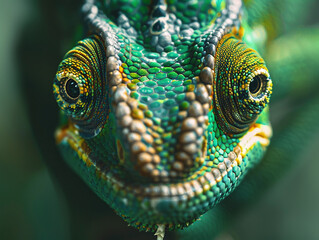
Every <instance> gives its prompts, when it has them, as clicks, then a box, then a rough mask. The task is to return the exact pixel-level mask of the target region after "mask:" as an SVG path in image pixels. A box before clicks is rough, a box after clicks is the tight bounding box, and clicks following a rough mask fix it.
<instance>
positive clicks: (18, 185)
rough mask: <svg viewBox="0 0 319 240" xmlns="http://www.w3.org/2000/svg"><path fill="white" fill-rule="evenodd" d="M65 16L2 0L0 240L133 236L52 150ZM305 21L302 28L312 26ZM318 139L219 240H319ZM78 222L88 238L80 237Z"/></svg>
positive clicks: (66, 35) (67, 30)
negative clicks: (55, 87)
mask: <svg viewBox="0 0 319 240" xmlns="http://www.w3.org/2000/svg"><path fill="white" fill-rule="evenodd" d="M59 4H61V5H62V4H64V6H65V8H64V9H61V8H59V7H58V6H59ZM314 7H315V8H317V9H318V7H319V4H316V5H314ZM73 10H74V11H77V10H78V6H77V5H76V6H74V5H72V1H64V2H63V1H52V2H50V1H31V0H1V7H0V36H1V37H0V53H1V54H0V106H1V107H0V109H1V111H0V116H1V117H0V239H14V240H15V239H24V240H28V239H30V240H31V239H39V240H42V239H61V240H62V239H89V237H92V236H94V237H95V238H94V239H117V238H118V239H121V237H119V236H126V237H127V236H131V239H135V238H133V236H135V235H134V234H135V232H136V231H135V230H134V229H132V228H127V229H126V227H125V223H123V222H122V220H120V218H119V217H115V218H114V215H113V213H110V211H109V209H106V208H103V204H104V203H103V202H102V201H101V200H99V199H98V198H97V197H96V196H95V195H94V194H92V193H91V192H90V190H88V189H86V188H85V186H83V184H82V182H81V180H79V179H78V178H77V176H75V175H72V172H71V171H70V170H69V169H68V168H67V166H66V165H65V164H64V162H63V161H62V160H61V158H59V155H58V153H57V152H56V149H55V147H54V140H53V134H54V133H53V129H54V127H55V126H56V125H57V119H58V115H57V112H58V109H57V107H56V106H55V104H54V99H53V96H51V87H48V86H50V84H51V82H52V79H53V76H54V72H55V70H56V67H57V65H58V62H59V61H60V60H61V58H62V57H63V54H64V53H65V51H66V50H67V49H68V48H69V47H70V46H71V45H72V44H73V42H74V36H76V34H77V30H76V29H77V28H76V25H75V23H76V21H77V20H78V17H79V16H74V15H75V14H74V13H72V11H73ZM57 12H58V13H59V14H60V15H61V16H62V17H56V15H55V14H56V13H57ZM313 16H314V18H313V21H312V19H311V18H310V20H309V23H308V24H309V25H314V24H315V22H317V23H318V21H317V20H316V19H315V16H316V15H315V14H314V15H313ZM295 17H296V18H297V17H298V16H295ZM314 44H319V42H314ZM318 57H319V56H318ZM30 61H31V62H30ZM24 74H26V75H27V76H25V75H24ZM30 76H31V77H32V76H34V79H35V80H36V81H35V82H32V81H30ZM49 76H50V77H49ZM41 78H42V81H39V79H40V80H41ZM318 80H319V77H318ZM32 93H34V94H33V95H32ZM37 93H38V94H37ZM52 106H53V107H52ZM51 112H53V113H55V114H50V113H51ZM43 116H46V117H43ZM318 120H319V119H318ZM318 124H319V121H318ZM317 129H318V128H317ZM318 136H319V132H318V131H314V132H313V136H312V140H311V141H310V142H309V143H307V145H305V146H303V148H305V149H306V150H305V151H303V152H304V153H305V154H302V155H298V156H296V158H297V160H296V161H295V162H296V163H295V164H294V166H293V167H291V168H290V170H289V171H288V172H287V173H286V174H285V175H284V176H283V177H282V178H281V179H280V180H279V181H278V182H277V183H276V184H275V185H274V186H273V187H272V188H270V189H268V190H267V191H266V192H265V193H264V194H263V195H262V197H260V198H259V200H258V201H256V203H254V204H252V205H251V206H250V207H249V208H247V209H246V210H245V211H244V212H243V213H241V215H240V217H237V218H236V219H234V221H233V223H232V224H231V226H229V227H227V229H225V230H224V232H223V233H222V234H221V235H220V237H219V239H225V240H232V239H233V240H235V239H238V240H242V239H245V240H248V239H280V240H281V239H282V240H285V239H289V240H293V239H296V240H297V239H319V204H318V203H319V175H318V169H319V157H318V147H319V137H318ZM300 144H301V145H302V144H303V141H302V140H300ZM48 159H49V160H48ZM52 169H53V170H52ZM57 169H61V171H62V172H63V173H61V174H59V175H57V174H55V172H57ZM81 184H82V185H81ZM61 185H64V187H63V189H62V188H61ZM78 189H81V190H78ZM83 189H84V190H83ZM78 199H81V201H78ZM101 208H102V209H103V210H102V211H100V210H99V209H101ZM75 212H76V214H75V216H74V213H75ZM110 219H112V220H110ZM113 219H115V220H113ZM85 221H86V223H87V224H86V228H87V230H86V231H84V230H83V229H78V228H82V226H83V222H85ZM80 226H81V227H80ZM105 228H109V229H110V230H109V234H108V235H105V233H104V232H105V231H104V230H105ZM123 229H124V231H127V233H123ZM74 231H78V232H79V233H80V234H79V235H73V233H72V232H74ZM120 231H121V233H119V232H120ZM83 234H84V235H83ZM136 236H139V235H136ZM145 236H146V237H145ZM144 237H145V239H153V237H152V236H151V234H149V235H141V236H139V239H142V238H144ZM91 239H92V238H91Z"/></svg>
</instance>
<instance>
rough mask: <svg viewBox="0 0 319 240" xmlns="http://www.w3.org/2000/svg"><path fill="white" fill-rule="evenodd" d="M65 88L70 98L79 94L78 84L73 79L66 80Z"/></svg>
mask: <svg viewBox="0 0 319 240" xmlns="http://www.w3.org/2000/svg"><path fill="white" fill-rule="evenodd" d="M65 90H66V93H67V94H68V95H69V96H70V97H71V98H77V97H79V95H80V90H79V85H78V84H77V83H76V81H74V80H73V79H68V80H67V83H66V85H65Z"/></svg>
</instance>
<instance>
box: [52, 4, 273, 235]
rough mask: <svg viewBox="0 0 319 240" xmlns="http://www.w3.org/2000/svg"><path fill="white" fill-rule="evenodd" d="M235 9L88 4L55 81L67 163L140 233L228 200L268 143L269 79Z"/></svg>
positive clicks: (180, 223) (184, 221)
mask: <svg viewBox="0 0 319 240" xmlns="http://www.w3.org/2000/svg"><path fill="white" fill-rule="evenodd" d="M240 8H241V3H240V2H237V1H229V2H226V3H225V2H223V1H220V2H219V1H217V2H214V1H213V3H211V2H210V1H209V2H208V3H206V2H201V1H198V3H197V2H196V3H194V1H191V2H187V1H186V2H185V3H183V4H181V3H176V2H174V1H168V2H167V3H164V2H163V1H153V2H152V3H148V4H147V3H146V2H145V3H143V4H142V3H139V2H135V1H128V2H124V1H123V2H121V4H118V3H117V4H116V3H109V5H105V4H104V3H102V2H101V3H100V2H98V3H96V5H95V3H91V2H88V3H86V4H85V5H84V6H83V12H84V15H85V16H86V18H85V21H86V22H85V24H86V27H87V29H88V33H87V34H88V36H89V37H87V38H86V39H84V40H82V41H80V42H79V43H78V44H77V45H76V46H75V48H73V49H72V50H71V51H69V52H68V53H67V54H66V56H65V58H64V60H63V61H62V62H61V64H60V66H59V68H58V71H57V74H56V78H55V81H54V85H53V88H54V95H55V97H56V100H57V103H58V105H59V106H60V107H61V110H62V112H63V114H64V116H65V119H67V121H64V122H63V124H62V126H61V127H60V128H59V129H58V130H57V132H56V140H57V143H58V145H59V147H60V149H61V152H62V154H63V156H64V158H65V160H66V161H67V162H68V163H69V164H70V165H71V166H72V168H74V169H75V171H76V172H78V174H79V175H80V176H81V177H82V178H83V179H84V180H85V181H86V182H87V184H88V185H89V186H90V187H91V188H92V189H93V190H94V191H95V192H96V193H97V194H98V195H99V196H100V197H101V198H102V199H103V200H104V201H105V202H107V203H108V204H109V205H110V206H111V207H112V208H113V209H114V210H115V211H116V212H117V213H118V214H119V215H121V216H122V217H123V218H124V219H125V220H126V221H128V222H129V224H131V225H132V226H134V227H137V228H139V229H141V230H146V231H147V230H152V231H154V230H155V229H156V228H157V225H159V224H164V225H165V226H166V227H167V228H168V229H175V228H182V227H184V226H187V225H189V224H190V223H192V222H194V221H195V220H196V219H198V218H199V217H200V215H202V214H203V213H205V212H206V211H208V210H209V209H211V208H212V207H213V206H214V205H215V204H216V203H218V202H219V201H221V200H222V199H223V198H225V197H226V196H227V195H228V194H229V193H230V192H231V191H232V190H233V189H234V188H235V187H236V186H237V185H238V184H239V182H240V180H241V179H242V178H243V176H244V175H245V174H246V172H247V171H248V170H249V169H250V168H252V167H253V166H254V165H255V164H256V163H258V162H259V161H260V160H261V158H262V156H263V153H264V151H265V150H266V147H267V145H268V144H269V138H270V136H271V128H270V126H269V122H268V112H267V107H266V106H267V104H268V102H269V98H270V95H271V91H272V90H271V89H272V82H271V80H270V77H269V73H268V70H267V68H266V66H265V63H264V61H263V59H262V58H261V57H260V56H259V55H258V54H257V52H255V51H254V50H252V49H250V48H249V47H248V46H246V44H245V43H244V42H243V41H242V40H241V35H242V34H241V30H238V29H241V28H239V26H240V22H239V12H240Z"/></svg>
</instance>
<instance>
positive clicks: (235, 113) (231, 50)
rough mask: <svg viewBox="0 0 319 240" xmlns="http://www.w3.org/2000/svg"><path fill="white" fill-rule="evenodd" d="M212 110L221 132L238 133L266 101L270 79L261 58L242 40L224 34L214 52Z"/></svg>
mask: <svg viewBox="0 0 319 240" xmlns="http://www.w3.org/2000/svg"><path fill="white" fill-rule="evenodd" d="M216 73H217V77H216V82H215V84H214V101H213V102H214V111H215V113H216V117H217V121H218V124H219V126H220V128H221V129H222V130H223V132H224V133H225V134H228V135H231V136H240V135H242V134H243V133H245V131H247V130H248V128H249V127H250V125H251V124H252V123H253V122H254V121H255V120H256V119H257V117H258V115H259V114H260V113H261V112H262V111H263V109H264V108H265V107H266V105H267V104H268V102H269V99H270V94H271V93H272V81H271V79H270V77H269V73H268V70H267V68H266V66H265V62H264V60H263V59H262V58H261V57H260V56H259V55H258V53H257V52H255V51H254V50H252V49H250V48H248V47H247V46H246V44H245V43H243V42H242V41H241V40H239V39H237V38H235V37H234V36H233V35H231V34H227V35H226V36H224V38H223V39H221V41H220V42H219V44H218V46H217V52H216Z"/></svg>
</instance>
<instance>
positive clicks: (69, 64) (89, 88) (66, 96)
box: [53, 36, 107, 137]
mask: <svg viewBox="0 0 319 240" xmlns="http://www.w3.org/2000/svg"><path fill="white" fill-rule="evenodd" d="M53 92H54V96H55V98H56V101H57V103H58V105H59V107H60V108H61V110H62V111H63V113H64V114H66V115H67V116H69V117H70V119H71V120H72V122H74V123H75V126H76V127H77V128H78V129H79V132H80V134H81V135H82V136H83V137H92V136H94V135H96V134H97V133H98V132H99V130H100V128H101V126H102V125H103V123H104V121H105V118H106V117H105V111H103V110H104V109H105V108H107V101H106V98H107V96H106V94H107V92H106V78H105V50H104V45H103V43H102V41H101V40H100V39H99V37H97V36H93V37H89V38H87V39H84V40H82V41H80V42H78V44H77V45H76V46H75V47H74V48H73V49H72V50H70V51H69V52H68V53H67V54H66V55H65V57H64V59H63V60H62V62H61V63H60V65H59V68H58V71H57V73H56V77H55V80H54V83H53Z"/></svg>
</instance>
